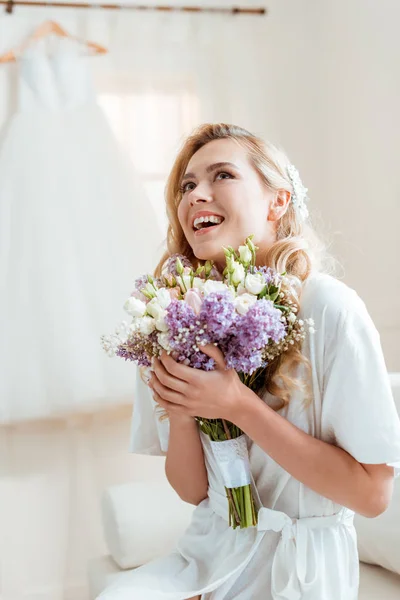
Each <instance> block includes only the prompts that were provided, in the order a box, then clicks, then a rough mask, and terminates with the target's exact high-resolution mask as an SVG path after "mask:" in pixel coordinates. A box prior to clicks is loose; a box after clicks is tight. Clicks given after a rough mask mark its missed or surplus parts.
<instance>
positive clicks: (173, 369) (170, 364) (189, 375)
mask: <svg viewBox="0 0 400 600" xmlns="http://www.w3.org/2000/svg"><path fill="white" fill-rule="evenodd" d="M160 360H161V362H162V364H163V365H164V367H165V369H166V371H168V373H169V374H170V375H173V377H176V378H177V379H181V380H182V381H185V382H186V383H191V381H192V380H193V374H194V372H195V370H194V369H192V368H191V367H187V366H186V365H182V364H180V363H177V362H176V360H174V359H173V358H172V356H169V355H168V354H167V353H166V352H163V353H162V354H161V357H160Z"/></svg>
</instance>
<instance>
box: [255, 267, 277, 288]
mask: <svg viewBox="0 0 400 600" xmlns="http://www.w3.org/2000/svg"><path fill="white" fill-rule="evenodd" d="M254 273H260V274H261V275H263V277H264V279H265V283H266V284H267V285H270V284H271V283H272V282H273V281H275V277H276V276H277V273H276V272H275V271H274V270H273V269H271V267H255V269H254ZM278 277H280V275H278Z"/></svg>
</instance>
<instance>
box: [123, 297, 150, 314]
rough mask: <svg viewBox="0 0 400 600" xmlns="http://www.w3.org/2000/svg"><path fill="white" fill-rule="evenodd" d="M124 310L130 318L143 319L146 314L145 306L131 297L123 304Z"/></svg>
mask: <svg viewBox="0 0 400 600" xmlns="http://www.w3.org/2000/svg"><path fill="white" fill-rule="evenodd" d="M124 310H126V312H127V313H128V314H129V315H131V316H132V317H143V315H144V314H145V312H146V304H145V303H144V302H142V301H141V300H138V298H133V297H132V296H131V297H130V298H128V300H127V301H126V302H125V304H124Z"/></svg>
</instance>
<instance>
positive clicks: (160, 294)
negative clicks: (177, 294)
mask: <svg viewBox="0 0 400 600" xmlns="http://www.w3.org/2000/svg"><path fill="white" fill-rule="evenodd" d="M156 297H157V300H158V303H159V305H160V306H161V308H164V309H165V308H167V307H168V306H169V305H170V304H171V296H170V293H169V291H168V290H167V289H165V288H161V289H160V290H158V291H157V296H156Z"/></svg>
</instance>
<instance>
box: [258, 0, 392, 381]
mask: <svg viewBox="0 0 400 600" xmlns="http://www.w3.org/2000/svg"><path fill="white" fill-rule="evenodd" d="M268 5H269V7H270V16H269V18H268V22H267V23H266V39H265V48H264V49H263V54H264V59H265V61H266V65H267V66H266V71H265V76H266V78H267V79H268V81H269V88H270V97H269V99H268V101H267V104H266V123H265V125H263V127H262V129H263V133H264V134H265V135H266V136H267V137H269V138H271V140H272V141H274V142H277V143H280V144H282V145H283V147H284V148H285V149H286V150H287V152H288V153H289V155H290V156H292V157H293V161H295V162H296V164H297V166H298V168H299V170H300V172H301V174H302V177H303V180H304V183H305V185H306V186H308V187H309V191H310V196H311V200H312V205H313V207H314V208H316V209H317V211H318V212H319V213H320V215H321V217H322V220H323V222H324V223H325V227H326V229H327V230H328V231H329V232H330V234H331V235H330V238H331V239H332V242H333V244H332V250H333V252H334V254H335V255H336V256H337V257H338V258H339V260H340V261H341V263H342V265H343V267H344V280H345V281H346V283H348V284H349V285H351V286H352V287H354V288H355V289H356V290H357V292H358V293H359V294H360V295H361V297H362V298H363V299H364V300H365V302H366V304H367V307H368V308H369V310H370V313H371V315H372V318H373V319H374V321H375V324H376V325H377V327H378V330H379V331H380V333H381V339H382V344H383V347H384V352H385V357H386V361H387V365H388V368H389V370H392V371H393V370H400V353H399V352H398V343H396V342H397V340H398V339H399V335H400V313H399V305H400V303H399V301H398V298H399V295H400V276H399V271H398V261H399V258H400V242H399V235H398V223H399V220H400V183H399V167H398V159H399V141H400V113H399V104H400V36H399V35H398V23H399V22H400V3H399V2H398V1H397V0H379V1H378V0H375V1H374V0H350V1H349V0H335V2H330V1H327V0H322V1H321V0H303V1H295V0H269V2H268Z"/></svg>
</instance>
